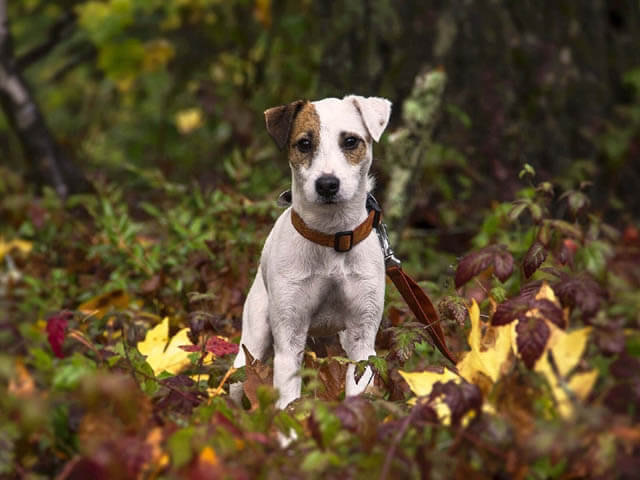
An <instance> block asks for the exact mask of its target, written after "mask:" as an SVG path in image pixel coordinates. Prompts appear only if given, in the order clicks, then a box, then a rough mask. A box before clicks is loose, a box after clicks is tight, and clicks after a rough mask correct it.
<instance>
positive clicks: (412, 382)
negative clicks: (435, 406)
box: [398, 368, 460, 397]
mask: <svg viewBox="0 0 640 480" xmlns="http://www.w3.org/2000/svg"><path fill="white" fill-rule="evenodd" d="M398 373H399V374H400V375H401V376H402V378H404V381H405V382H407V383H408V384H409V388H410V389H411V391H412V392H413V393H415V394H416V395H418V396H419V397H420V396H424V395H429V394H430V393H431V390H433V386H434V385H435V384H436V383H438V382H441V383H447V382H448V381H449V380H454V381H456V382H458V383H460V377H459V376H458V375H456V374H455V373H453V372H452V371H451V370H449V369H446V368H445V369H444V371H443V372H442V373H437V372H429V371H427V372H403V371H402V370H399V371H398Z"/></svg>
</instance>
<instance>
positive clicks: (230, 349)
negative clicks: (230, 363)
mask: <svg viewBox="0 0 640 480" xmlns="http://www.w3.org/2000/svg"><path fill="white" fill-rule="evenodd" d="M205 350H206V351H207V352H209V353H213V354H214V355H217V356H219V357H222V356H223V355H231V354H236V353H238V345H236V344H235V343H231V342H227V341H226V340H224V339H222V338H220V337H216V336H213V337H209V339H208V340H207V344H206V346H205Z"/></svg>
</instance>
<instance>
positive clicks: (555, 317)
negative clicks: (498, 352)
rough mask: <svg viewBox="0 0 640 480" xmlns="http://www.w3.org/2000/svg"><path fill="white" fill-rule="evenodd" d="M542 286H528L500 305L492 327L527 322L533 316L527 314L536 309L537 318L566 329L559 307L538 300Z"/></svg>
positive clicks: (533, 283)
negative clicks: (537, 296)
mask: <svg viewBox="0 0 640 480" xmlns="http://www.w3.org/2000/svg"><path fill="white" fill-rule="evenodd" d="M541 285H542V284H541V282H532V283H530V284H527V285H525V286H523V287H522V290H521V291H520V294H519V295H518V296H517V297H514V298H510V299H509V300H507V301H505V302H502V303H501V304H500V305H498V308H496V311H495V313H494V314H493V318H492V319H491V325H506V324H508V323H511V322H513V321H514V320H519V321H526V320H527V319H528V318H529V316H531V314H529V316H527V315H526V314H527V312H530V311H531V310H533V309H536V310H537V313H536V314H535V317H536V318H539V319H546V320H548V321H550V322H552V323H555V324H556V325H557V326H558V327H560V328H566V326H567V325H566V322H565V318H564V314H563V312H562V309H561V308H560V307H559V306H558V305H556V304H555V303H553V302H552V301H550V300H548V299H546V298H542V299H540V300H536V295H537V294H538V292H539V291H540V286H541Z"/></svg>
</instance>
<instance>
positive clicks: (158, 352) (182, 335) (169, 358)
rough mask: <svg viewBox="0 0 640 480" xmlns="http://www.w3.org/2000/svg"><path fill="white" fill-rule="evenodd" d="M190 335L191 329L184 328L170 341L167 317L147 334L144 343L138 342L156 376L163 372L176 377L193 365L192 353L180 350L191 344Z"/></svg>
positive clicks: (139, 349)
mask: <svg viewBox="0 0 640 480" xmlns="http://www.w3.org/2000/svg"><path fill="white" fill-rule="evenodd" d="M188 333H189V329H188V328H183V329H182V330H180V331H179V332H178V333H176V334H175V335H174V336H173V337H172V338H171V340H169V317H165V318H164V320H162V322H161V323H159V324H158V325H156V326H155V327H153V328H152V329H151V330H149V331H148V332H147V335H146V336H145V339H144V340H143V341H141V342H138V345H137V347H138V351H139V352H140V353H141V354H142V355H145V356H146V357H147V358H146V360H147V363H148V364H149V365H150V366H151V368H152V369H153V373H154V374H155V375H158V374H159V373H161V372H163V371H167V372H169V373H172V374H174V375H175V374H176V373H178V372H179V371H180V370H182V369H183V368H184V367H186V366H188V365H189V364H190V363H191V362H190V360H189V355H190V353H189V352H186V351H184V350H183V349H182V348H180V346H181V345H182V346H184V345H190V344H191V341H190V340H189V336H188ZM165 347H166V348H165Z"/></svg>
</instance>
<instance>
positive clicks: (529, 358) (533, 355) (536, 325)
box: [516, 317, 551, 369]
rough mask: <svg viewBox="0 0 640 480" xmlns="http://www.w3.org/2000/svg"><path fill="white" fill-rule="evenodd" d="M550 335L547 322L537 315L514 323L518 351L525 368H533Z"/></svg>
mask: <svg viewBox="0 0 640 480" xmlns="http://www.w3.org/2000/svg"><path fill="white" fill-rule="evenodd" d="M550 335H551V330H549V326H548V325H547V323H546V322H545V321H544V320H543V319H542V318H538V317H529V318H527V319H526V320H521V321H519V322H518V324H517V325H516V343H517V345H518V353H519V354H520V357H521V358H522V360H523V361H524V364H525V365H526V366H527V368H530V369H531V368H533V366H534V365H535V363H536V361H537V360H538V359H539V358H540V356H541V355H542V353H543V352H544V349H545V347H546V345H547V341H548V340H549V336H550Z"/></svg>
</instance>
